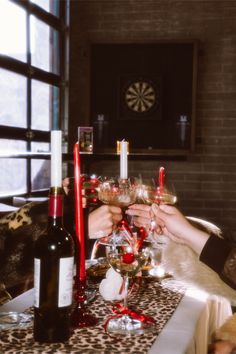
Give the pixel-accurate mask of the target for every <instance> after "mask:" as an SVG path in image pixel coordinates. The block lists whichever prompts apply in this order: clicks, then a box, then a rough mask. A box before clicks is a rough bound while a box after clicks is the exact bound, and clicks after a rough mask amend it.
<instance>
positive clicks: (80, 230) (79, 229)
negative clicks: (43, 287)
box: [74, 143, 86, 282]
mask: <svg viewBox="0 0 236 354" xmlns="http://www.w3.org/2000/svg"><path fill="white" fill-rule="evenodd" d="M80 175H81V170H80V154H79V144H78V143H76V144H75V145H74V177H75V233H76V237H77V241H78V245H79V274H78V267H77V277H79V280H80V281H81V282H84V281H85V279H86V272H85V246H84V220H83V205H82V182H81V178H80ZM77 264H78V262H77Z"/></svg>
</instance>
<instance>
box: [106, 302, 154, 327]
mask: <svg viewBox="0 0 236 354" xmlns="http://www.w3.org/2000/svg"><path fill="white" fill-rule="evenodd" d="M112 311H113V312H114V313H115V315H113V316H110V317H108V319H107V320H106V322H105V324H104V325H103V327H104V329H105V331H106V332H107V326H108V323H109V322H110V321H111V320H112V319H113V318H120V317H122V316H123V315H128V316H130V317H131V318H133V319H135V320H139V321H141V322H143V323H154V324H155V323H156V321H155V320H154V318H152V317H150V316H146V315H143V314H140V313H137V312H135V311H132V310H129V309H128V308H127V307H124V306H123V305H120V304H116V305H115V306H113V308H112Z"/></svg>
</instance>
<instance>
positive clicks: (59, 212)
mask: <svg viewBox="0 0 236 354" xmlns="http://www.w3.org/2000/svg"><path fill="white" fill-rule="evenodd" d="M63 199H64V196H63V192H62V188H51V189H50V193H49V200H48V218H49V221H50V223H51V224H57V225H62V223H63Z"/></svg>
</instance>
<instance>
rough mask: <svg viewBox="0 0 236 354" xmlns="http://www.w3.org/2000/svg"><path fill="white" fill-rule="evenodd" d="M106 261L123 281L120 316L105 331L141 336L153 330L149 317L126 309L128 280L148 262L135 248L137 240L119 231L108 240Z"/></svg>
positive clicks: (153, 324) (111, 321)
mask: <svg viewBox="0 0 236 354" xmlns="http://www.w3.org/2000/svg"><path fill="white" fill-rule="evenodd" d="M109 241H110V242H109V246H108V247H107V253H106V256H107V260H108V262H109V264H110V265H111V267H112V268H113V269H114V270H115V271H116V272H118V273H119V274H121V276H122V277H123V279H124V294H125V295H124V305H123V308H122V309H123V310H122V311H121V312H120V315H117V316H112V318H111V319H110V320H109V321H108V323H107V331H108V332H111V333H118V334H143V333H144V332H147V331H152V330H154V329H155V322H154V320H153V319H152V318H151V317H147V316H144V315H139V314H138V313H135V312H134V311H130V310H129V309H128V289H129V278H130V277H134V276H135V275H136V274H137V273H138V272H139V271H140V270H141V269H142V267H143V266H144V265H145V263H146V262H147V261H148V255H147V254H146V253H145V252H143V250H142V249H141V248H138V247H137V239H136V237H135V236H134V235H133V234H130V233H129V232H128V231H127V229H125V228H123V230H122V229H120V231H119V233H115V234H114V235H113V236H112V237H110V240H109Z"/></svg>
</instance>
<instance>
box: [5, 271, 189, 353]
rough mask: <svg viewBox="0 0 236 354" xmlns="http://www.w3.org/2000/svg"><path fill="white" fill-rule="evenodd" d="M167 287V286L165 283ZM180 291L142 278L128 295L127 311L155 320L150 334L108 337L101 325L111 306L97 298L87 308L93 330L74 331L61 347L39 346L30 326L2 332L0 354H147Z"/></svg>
mask: <svg viewBox="0 0 236 354" xmlns="http://www.w3.org/2000/svg"><path fill="white" fill-rule="evenodd" d="M167 284H168V283H167ZM183 294H184V289H181V288H179V287H176V286H175V285H171V284H170V285H169V286H168V285H166V284H164V283H161V282H157V281H155V280H154V279H151V278H146V279H145V278H143V279H142V283H141V285H140V286H139V287H138V289H137V288H135V289H134V291H132V293H131V295H130V297H129V307H130V308H132V309H133V310H135V311H137V312H139V313H142V314H146V315H149V316H152V317H153V318H154V319H155V320H156V326H155V330H154V332H149V333H145V334H142V335H136V336H128V335H127V336H117V335H116V336H114V335H112V336H110V335H108V334H107V333H106V331H105V330H104V327H103V326H104V323H105V322H106V320H107V319H108V318H109V316H111V315H112V314H113V312H112V311H111V308H112V305H113V304H112V303H110V302H106V301H104V300H103V298H102V297H101V296H100V295H97V298H96V300H95V301H94V302H93V303H92V304H91V305H90V306H89V310H90V312H91V314H93V315H94V316H96V318H97V319H99V322H98V324H97V325H96V326H95V327H88V328H81V329H75V330H74V331H73V333H72V335H71V337H70V339H69V340H68V341H67V342H65V343H53V344H46V343H45V344H40V343H37V342H34V339H33V334H32V325H30V326H29V327H28V328H18V329H11V330H3V331H1V333H0V348H1V352H2V353H4V354H10V353H31V354H34V353H44V354H46V353H58V354H59V353H81V354H85V353H87V354H97V353H103V354H110V353H112V354H118V353H119V354H120V353H135V354H144V353H147V352H148V350H149V349H150V348H151V346H152V344H153V343H154V341H155V339H156V337H157V336H158V334H159V333H160V332H161V330H162V329H163V327H164V326H165V324H166V322H167V321H168V320H169V318H170V317H171V316H172V314H173V312H174V311H175V309H176V307H177V305H178V304H179V302H180V300H181V298H182V296H183Z"/></svg>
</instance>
